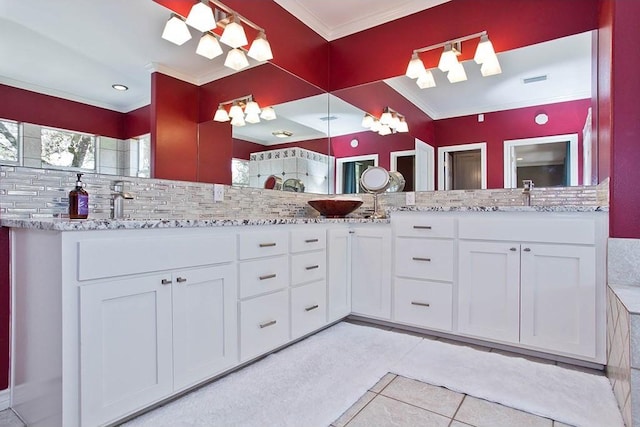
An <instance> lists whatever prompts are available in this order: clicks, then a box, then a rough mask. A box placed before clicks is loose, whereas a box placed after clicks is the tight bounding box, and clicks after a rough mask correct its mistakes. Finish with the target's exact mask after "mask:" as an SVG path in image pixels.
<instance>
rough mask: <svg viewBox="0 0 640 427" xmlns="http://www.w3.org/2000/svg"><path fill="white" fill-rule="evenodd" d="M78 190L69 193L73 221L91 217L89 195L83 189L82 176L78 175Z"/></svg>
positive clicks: (70, 212) (70, 213)
mask: <svg viewBox="0 0 640 427" xmlns="http://www.w3.org/2000/svg"><path fill="white" fill-rule="evenodd" d="M76 175H77V176H78V180H77V181H76V188H74V189H73V190H71V191H70V192H69V218H71V219H87V217H88V216H89V193H87V191H86V190H85V189H84V188H82V187H83V184H82V175H83V174H81V173H78V174H76Z"/></svg>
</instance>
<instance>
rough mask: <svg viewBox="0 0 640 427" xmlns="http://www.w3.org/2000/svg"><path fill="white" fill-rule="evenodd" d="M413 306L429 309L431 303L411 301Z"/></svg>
mask: <svg viewBox="0 0 640 427" xmlns="http://www.w3.org/2000/svg"><path fill="white" fill-rule="evenodd" d="M411 305H418V306H420V307H429V303H427V302H416V301H411Z"/></svg>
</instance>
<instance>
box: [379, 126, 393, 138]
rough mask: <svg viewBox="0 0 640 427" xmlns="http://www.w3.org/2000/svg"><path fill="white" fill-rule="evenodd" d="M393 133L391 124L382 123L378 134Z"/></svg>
mask: <svg viewBox="0 0 640 427" xmlns="http://www.w3.org/2000/svg"><path fill="white" fill-rule="evenodd" d="M390 133H391V128H390V127H389V125H380V130H379V131H378V134H380V135H383V136H384V135H389V134H390Z"/></svg>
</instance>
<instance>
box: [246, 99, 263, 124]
mask: <svg viewBox="0 0 640 427" xmlns="http://www.w3.org/2000/svg"><path fill="white" fill-rule="evenodd" d="M244 112H245V113H246V114H247V116H248V115H249V114H255V115H256V116H257V115H258V114H260V106H259V105H258V103H257V102H256V101H249V102H247V105H246V106H245V107H244ZM247 121H249V120H247Z"/></svg>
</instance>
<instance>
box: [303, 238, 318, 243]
mask: <svg viewBox="0 0 640 427" xmlns="http://www.w3.org/2000/svg"><path fill="white" fill-rule="evenodd" d="M304 242H305V243H317V242H318V239H307V240H305V241H304Z"/></svg>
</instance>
